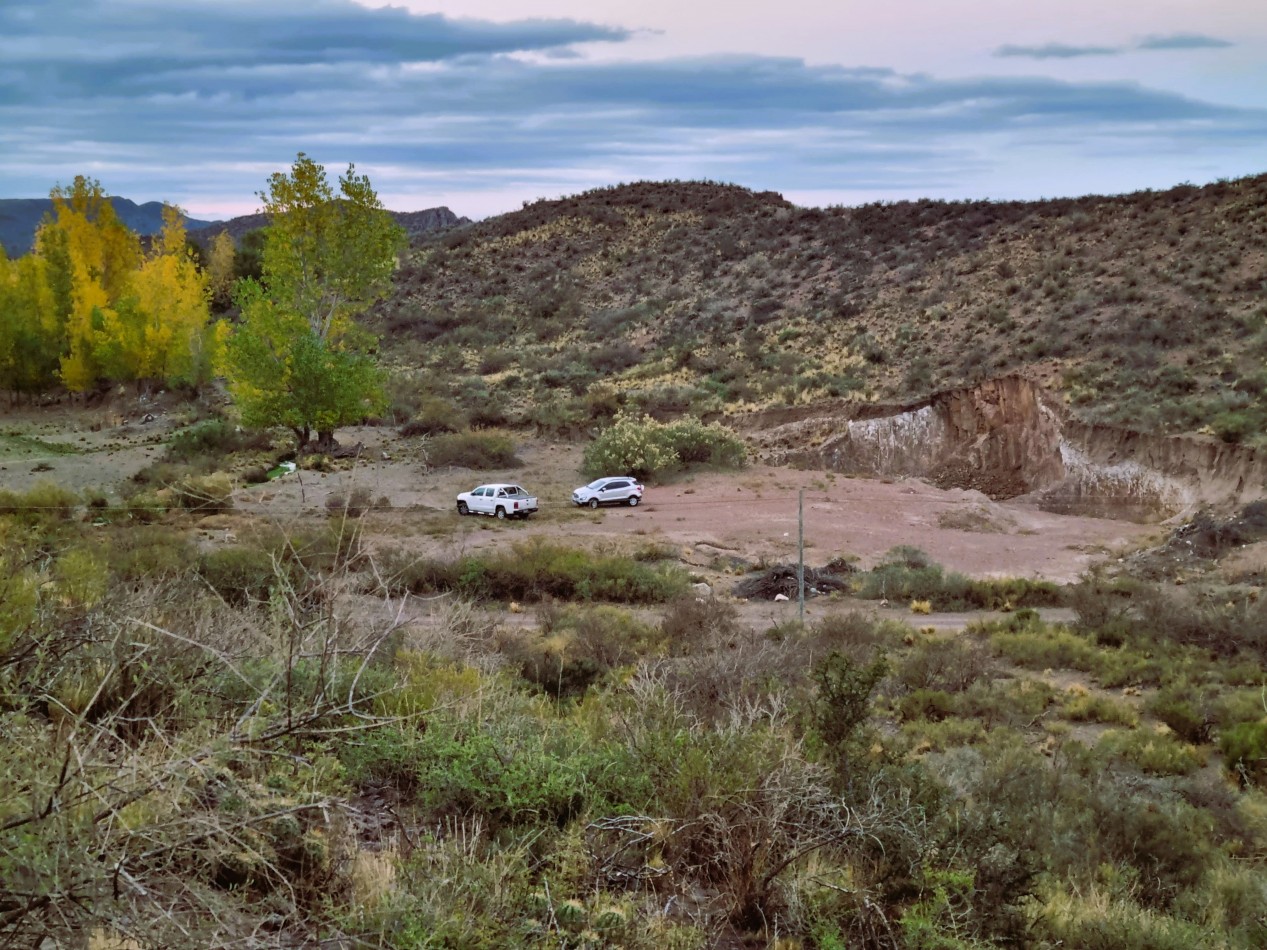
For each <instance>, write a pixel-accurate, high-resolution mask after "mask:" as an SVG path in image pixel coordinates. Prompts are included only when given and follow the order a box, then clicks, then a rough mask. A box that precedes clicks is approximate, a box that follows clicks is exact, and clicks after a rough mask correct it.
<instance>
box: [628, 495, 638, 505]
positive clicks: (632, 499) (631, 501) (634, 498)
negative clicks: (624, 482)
mask: <svg viewBox="0 0 1267 950" xmlns="http://www.w3.org/2000/svg"><path fill="white" fill-rule="evenodd" d="M629 507H630V508H637V507H638V496H637V495H630V496H629Z"/></svg>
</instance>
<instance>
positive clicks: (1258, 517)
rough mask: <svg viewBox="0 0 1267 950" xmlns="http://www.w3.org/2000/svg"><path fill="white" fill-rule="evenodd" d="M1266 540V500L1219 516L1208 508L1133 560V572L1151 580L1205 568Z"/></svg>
mask: <svg viewBox="0 0 1267 950" xmlns="http://www.w3.org/2000/svg"><path fill="white" fill-rule="evenodd" d="M1260 541H1267V501H1256V502H1252V503H1251V504H1248V505H1246V506H1245V507H1244V508H1242V509H1241V511H1240V512H1239V513H1238V514H1235V515H1233V516H1231V517H1230V518H1225V519H1220V518H1218V517H1217V516H1215V515H1214V514H1212V513H1211V512H1209V511H1201V512H1198V513H1197V515H1196V516H1195V517H1193V518H1192V520H1191V521H1188V522H1185V523H1184V524H1181V525H1179V527H1177V528H1175V529H1174V530H1173V531H1172V532H1171V533H1170V535H1169V537H1167V538H1166V540H1165V541H1164V542H1163V543H1162V544H1160V545H1159V546H1158V547H1155V548H1152V549H1150V550H1148V551H1142V552H1140V553H1139V554H1137V555H1135V556H1134V557H1133V558H1132V559H1131V564H1130V566H1131V569H1132V573H1133V574H1136V575H1138V576H1143V577H1145V578H1150V579H1160V578H1167V577H1174V576H1176V575H1178V574H1181V573H1188V572H1193V571H1202V570H1205V569H1208V568H1210V567H1212V566H1213V565H1214V564H1215V563H1216V562H1217V561H1219V560H1220V559H1221V558H1223V557H1224V556H1225V555H1227V554H1229V553H1230V552H1232V551H1236V550H1238V549H1240V548H1243V547H1246V546H1247V545H1251V544H1256V543H1258V542H1260Z"/></svg>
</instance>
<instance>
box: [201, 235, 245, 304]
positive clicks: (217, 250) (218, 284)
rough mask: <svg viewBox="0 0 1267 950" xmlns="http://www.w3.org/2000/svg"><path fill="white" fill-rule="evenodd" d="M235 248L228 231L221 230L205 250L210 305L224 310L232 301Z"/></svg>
mask: <svg viewBox="0 0 1267 950" xmlns="http://www.w3.org/2000/svg"><path fill="white" fill-rule="evenodd" d="M237 256H238V255H237V249H236V248H235V247H234V246H233V238H231V237H230V236H229V232H228V231H221V232H220V233H219V234H217V235H216V236H215V238H214V239H213V240H212V242H211V247H210V248H209V249H208V251H207V266H206V271H207V286H208V289H209V290H210V291H211V302H212V305H213V306H214V307H215V308H216V309H218V310H225V309H227V308H228V306H229V304H231V303H232V302H233V281H234V279H235V278H236V277H237V274H236V273H235V270H236V265H237Z"/></svg>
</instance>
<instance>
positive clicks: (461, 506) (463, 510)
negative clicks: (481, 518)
mask: <svg viewBox="0 0 1267 950" xmlns="http://www.w3.org/2000/svg"><path fill="white" fill-rule="evenodd" d="M470 513H471V509H470V508H468V507H466V502H464V501H459V502H458V514H460V515H469V514H470Z"/></svg>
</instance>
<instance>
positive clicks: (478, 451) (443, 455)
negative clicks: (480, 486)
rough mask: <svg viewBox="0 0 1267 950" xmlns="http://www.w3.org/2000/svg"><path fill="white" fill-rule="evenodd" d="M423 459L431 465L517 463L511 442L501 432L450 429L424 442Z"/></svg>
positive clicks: (478, 466) (479, 466)
mask: <svg viewBox="0 0 1267 950" xmlns="http://www.w3.org/2000/svg"><path fill="white" fill-rule="evenodd" d="M427 461H428V463H429V464H430V465H431V466H432V467H434V468H439V467H441V466H444V465H456V466H460V467H462V468H474V469H490V468H514V467H517V466H519V465H521V464H523V463H522V462H520V460H519V458H518V456H516V455H515V443H514V441H513V440H512V439H511V437H510V436H509V435H508V434H507V433H505V432H498V431H496V430H491V429H490V430H485V431H480V432H453V433H447V434H444V435H438V436H435V437H434V438H433V439H431V440H430V441H429V442H428V443H427Z"/></svg>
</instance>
